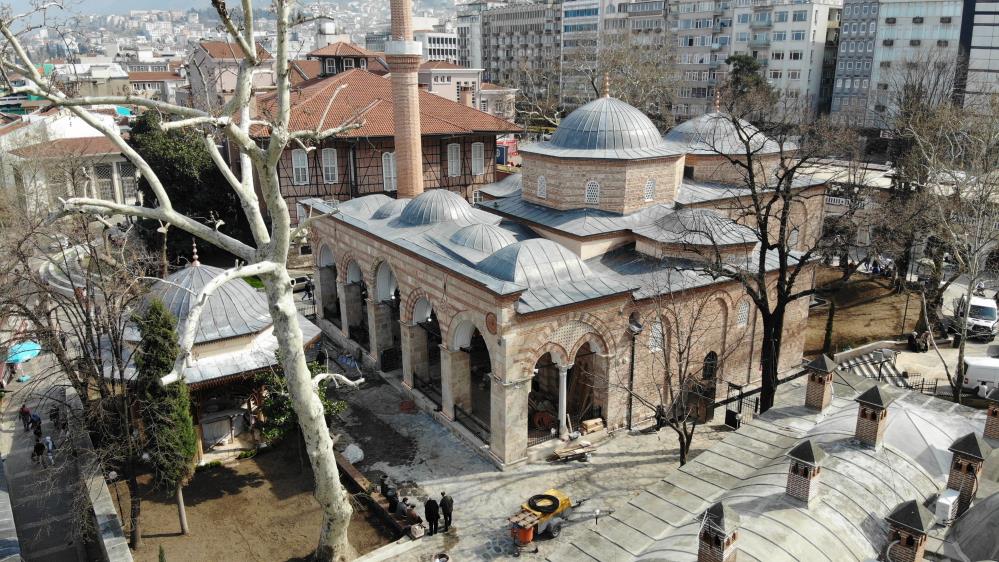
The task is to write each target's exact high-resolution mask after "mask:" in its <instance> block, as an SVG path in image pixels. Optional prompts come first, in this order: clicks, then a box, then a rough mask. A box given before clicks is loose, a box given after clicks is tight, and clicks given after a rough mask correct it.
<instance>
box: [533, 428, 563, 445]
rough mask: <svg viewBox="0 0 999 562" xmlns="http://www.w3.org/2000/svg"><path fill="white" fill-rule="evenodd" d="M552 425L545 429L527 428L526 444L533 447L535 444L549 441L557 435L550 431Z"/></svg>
mask: <svg viewBox="0 0 999 562" xmlns="http://www.w3.org/2000/svg"><path fill="white" fill-rule="evenodd" d="M553 429H555V428H554V427H549V428H547V429H529V430H527V446H528V447H533V446H535V445H540V444H542V443H544V442H546V441H551V440H552V439H555V438H556V437H558V433H557V432H556V433H552V430H553Z"/></svg>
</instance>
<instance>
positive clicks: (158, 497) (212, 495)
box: [145, 466, 265, 507]
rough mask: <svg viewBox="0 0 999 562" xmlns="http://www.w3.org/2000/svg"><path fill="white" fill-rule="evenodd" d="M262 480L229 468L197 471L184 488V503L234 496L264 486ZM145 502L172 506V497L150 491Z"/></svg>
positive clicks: (210, 468) (217, 467)
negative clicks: (245, 490) (244, 490)
mask: <svg viewBox="0 0 999 562" xmlns="http://www.w3.org/2000/svg"><path fill="white" fill-rule="evenodd" d="M264 482H265V481H264V478H263V477H262V476H261V475H260V474H259V473H255V472H245V473H241V472H238V471H236V470H235V469H233V468H232V467H230V466H213V467H208V468H202V469H200V470H198V471H197V472H196V473H195V475H194V478H192V479H191V481H190V482H189V483H188V484H187V486H185V487H184V503H186V504H187V505H188V506H191V507H193V506H196V505H198V504H200V503H202V502H206V501H211V500H216V499H219V498H223V497H225V496H235V495H238V494H239V493H240V492H242V491H243V489H244V488H257V487H260V486H263V485H264ZM145 499H146V501H152V502H156V503H163V504H172V503H174V502H175V499H174V495H173V493H171V492H168V491H165V490H151V491H150V492H149V493H147V494H146V497H145Z"/></svg>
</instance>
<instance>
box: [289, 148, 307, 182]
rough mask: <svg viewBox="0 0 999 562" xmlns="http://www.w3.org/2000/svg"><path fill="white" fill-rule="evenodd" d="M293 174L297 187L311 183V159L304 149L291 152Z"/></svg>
mask: <svg viewBox="0 0 999 562" xmlns="http://www.w3.org/2000/svg"><path fill="white" fill-rule="evenodd" d="M291 174H292V182H293V183H294V184H295V185H305V184H307V183H309V157H308V155H307V154H306V153H305V151H304V150H302V149H297V150H292V151H291Z"/></svg>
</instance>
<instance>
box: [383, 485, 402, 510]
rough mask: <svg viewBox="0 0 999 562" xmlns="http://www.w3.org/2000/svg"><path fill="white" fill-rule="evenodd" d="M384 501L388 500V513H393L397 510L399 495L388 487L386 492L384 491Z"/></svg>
mask: <svg viewBox="0 0 999 562" xmlns="http://www.w3.org/2000/svg"><path fill="white" fill-rule="evenodd" d="M385 499H387V500H388V511H389V513H395V510H396V509H398V508H399V493H398V492H396V491H395V488H393V487H392V486H389V487H388V490H386V491H385Z"/></svg>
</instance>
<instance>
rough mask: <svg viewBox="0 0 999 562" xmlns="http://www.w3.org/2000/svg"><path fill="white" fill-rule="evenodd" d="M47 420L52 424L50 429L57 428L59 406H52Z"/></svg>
mask: <svg viewBox="0 0 999 562" xmlns="http://www.w3.org/2000/svg"><path fill="white" fill-rule="evenodd" d="M49 420H50V421H51V422H52V427H53V428H54V429H58V428H59V406H52V407H51V408H49Z"/></svg>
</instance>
